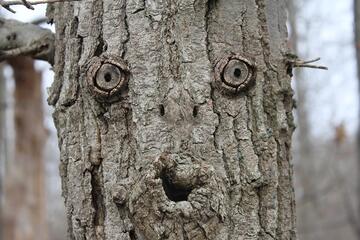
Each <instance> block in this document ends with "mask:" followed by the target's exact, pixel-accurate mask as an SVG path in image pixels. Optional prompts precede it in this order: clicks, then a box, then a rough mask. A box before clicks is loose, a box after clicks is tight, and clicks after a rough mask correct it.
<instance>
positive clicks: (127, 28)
mask: <svg viewBox="0 0 360 240" xmlns="http://www.w3.org/2000/svg"><path fill="white" fill-rule="evenodd" d="M124 4H125V6H124V25H125V31H126V39H125V40H124V42H123V44H124V46H123V51H122V53H121V57H122V59H125V54H126V52H127V43H128V42H129V41H130V30H129V23H128V16H127V5H128V1H127V0H124ZM144 6H145V0H144Z"/></svg>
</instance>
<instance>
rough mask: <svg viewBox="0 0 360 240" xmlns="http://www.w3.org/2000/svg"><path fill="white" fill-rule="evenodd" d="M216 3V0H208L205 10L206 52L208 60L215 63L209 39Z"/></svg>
mask: <svg viewBox="0 0 360 240" xmlns="http://www.w3.org/2000/svg"><path fill="white" fill-rule="evenodd" d="M214 4H215V0H207V4H206V10H205V31H206V37H205V44H206V53H207V57H208V60H209V61H210V63H211V64H213V63H214V62H213V61H214V59H213V57H212V56H211V51H212V49H211V46H210V45H211V44H210V41H209V24H210V15H211V10H212V9H213V7H214Z"/></svg>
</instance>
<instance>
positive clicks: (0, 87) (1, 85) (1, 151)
mask: <svg viewBox="0 0 360 240" xmlns="http://www.w3.org/2000/svg"><path fill="white" fill-rule="evenodd" d="M5 87H6V85H5V78H4V75H3V65H2V64H0V240H2V239H3V238H2V236H3V196H4V195H3V192H4V191H3V186H4V184H3V180H4V167H5V161H6V154H5V153H6V143H5V141H6V138H5V133H4V129H5V110H6V109H5V108H6V106H5V102H6V100H5V94H6V91H5Z"/></svg>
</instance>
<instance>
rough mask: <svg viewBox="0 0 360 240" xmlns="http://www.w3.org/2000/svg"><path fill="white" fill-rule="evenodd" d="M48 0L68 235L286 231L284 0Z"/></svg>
mask: <svg viewBox="0 0 360 240" xmlns="http://www.w3.org/2000/svg"><path fill="white" fill-rule="evenodd" d="M54 6H55V8H54V10H53V11H54V12H49V13H48V14H49V16H50V15H51V16H54V20H55V24H56V41H57V46H56V57H55V74H56V77H55V82H54V84H53V87H52V89H51V96H50V98H49V103H50V104H51V105H54V106H55V113H54V118H55V123H56V127H57V129H58V136H59V146H60V151H61V166H60V173H61V177H62V189H63V196H64V197H65V204H66V208H67V216H68V224H69V238H70V239H77V240H80V239H81V240H83V239H109V240H110V239H111V240H112V239H121V240H125V239H296V234H295V203H294V194H293V186H292V167H291V164H290V160H291V157H290V146H291V134H292V131H293V128H294V126H293V117H292V107H293V100H292V90H291V87H290V77H289V76H288V71H287V67H288V66H287V64H286V58H285V55H284V54H285V53H286V52H287V47H286V46H287V43H286V37H287V31H286V26H285V22H286V12H285V3H284V2H283V1H264V0H247V1H238V0H217V1H213V0H209V1H206V0H200V1H195V0H167V1H149V0H146V1H143V0H133V1H125V0H120V1H111V0H104V1H100V0H96V1H95V0H84V1H81V2H74V3H64V4H55V5H54ZM64 13H66V14H64Z"/></svg>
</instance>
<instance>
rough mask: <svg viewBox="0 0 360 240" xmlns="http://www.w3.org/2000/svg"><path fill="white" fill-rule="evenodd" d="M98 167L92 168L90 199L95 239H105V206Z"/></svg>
mask: <svg viewBox="0 0 360 240" xmlns="http://www.w3.org/2000/svg"><path fill="white" fill-rule="evenodd" d="M101 172H102V171H101V168H100V166H94V168H93V170H92V171H91V197H92V204H93V208H94V211H95V213H94V226H95V232H96V239H98V240H102V239H105V234H104V219H105V205H104V196H103V189H102V185H103V183H102V173H101Z"/></svg>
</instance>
